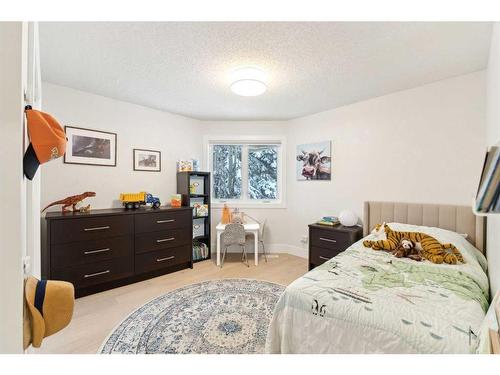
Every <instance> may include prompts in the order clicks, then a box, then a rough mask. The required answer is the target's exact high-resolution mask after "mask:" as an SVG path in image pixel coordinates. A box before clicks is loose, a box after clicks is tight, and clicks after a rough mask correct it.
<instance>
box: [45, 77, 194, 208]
mask: <svg viewBox="0 0 500 375" xmlns="http://www.w3.org/2000/svg"><path fill="white" fill-rule="evenodd" d="M42 89H43V110H44V111H47V112H49V113H51V114H52V115H53V116H54V117H55V118H57V119H58V120H59V121H60V122H61V124H62V125H71V126H76V127H82V128H90V129H96V130H104V131H109V132H114V133H117V144H118V151H117V166H116V167H102V166H87V165H76V164H64V163H63V160H62V158H60V159H57V160H54V161H51V162H49V163H47V164H44V165H43V166H42V169H43V173H42V207H45V206H46V205H47V204H49V203H51V202H52V201H56V200H58V199H62V198H65V197H66V196H69V195H74V194H79V193H82V192H84V191H95V192H96V193H97V195H96V197H95V198H90V199H88V200H87V201H88V202H87V203H90V204H91V205H92V207H93V208H109V207H119V206H120V203H119V201H118V197H119V194H120V193H121V192H136V191H147V192H150V193H152V194H153V195H155V196H158V197H159V198H160V200H161V201H162V204H165V203H167V202H168V201H170V195H171V194H174V193H176V161H177V160H178V159H183V158H184V159H185V158H192V157H196V158H198V159H199V158H200V157H201V154H202V137H201V136H200V134H198V122H197V121H195V120H193V119H189V118H186V117H182V116H177V115H173V114H170V113H166V112H161V111H157V110H153V109H150V108H146V107H142V106H138V105H134V104H130V103H125V102H121V101H118V100H113V99H110V98H106V97H103V96H98V95H93V94H89V93H86V92H82V91H78V90H73V89H70V88H66V87H62V86H57V85H53V84H49V83H44V84H43V87H42ZM134 148H143V149H150V150H159V151H161V159H162V160H161V167H162V168H161V169H162V170H161V172H143V171H134V170H133V165H132V164H133V162H132V161H133V153H132V149H134ZM60 209H61V207H60V206H56V207H53V208H52V210H60ZM49 210H50V209H49Z"/></svg>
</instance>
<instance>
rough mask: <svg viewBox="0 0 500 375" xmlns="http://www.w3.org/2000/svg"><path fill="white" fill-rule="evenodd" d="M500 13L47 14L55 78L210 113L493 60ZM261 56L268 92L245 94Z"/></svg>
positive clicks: (303, 111) (242, 112) (266, 106)
mask: <svg viewBox="0 0 500 375" xmlns="http://www.w3.org/2000/svg"><path fill="white" fill-rule="evenodd" d="M490 35H491V24H490V23H467V22H464V23H460V22H457V23H415V22H410V23H389V22H379V23H374V22H346V23H342V22H307V23H293V22H250V23H237V22H216V23H210V22H184V23H182V22H181V23H176V22H161V23H135V22H126V23H122V22H120V23H116V22H104V23H96V22H91V23H54V22H50V23H41V24H40V45H41V60H42V76H43V79H44V80H45V81H48V82H51V83H55V84H60V85H64V86H68V87H73V88H76V89H80V90H84V91H88V92H92V93H96V94H99V95H104V96H108V97H112V98H116V99H119V100H124V101H128V102H132V103H137V104H141V105H145V106H148V107H153V108H157V109H161V110H165V111H169V112H172V113H178V114H182V115H185V116H190V117H193V118H197V119H203V120H285V119H291V118H296V117H300V116H304V115H308V114H312V113H316V112H320V111H323V110H327V109H331V108H335V107H338V106H342V105H345V104H349V103H353V102H356V101H360V100H364V99H368V98H371V97H375V96H380V95H384V94H388V93H391V92H395V91H399V90H403V89H407V88H411V87H416V86H420V85H423V84H426V83H430V82H433V81H436V80H440V79H444V78H448V77H452V76H455V75H460V74H465V73H469V72H473V71H477V70H481V69H484V68H485V67H486V64H487V58H488V51H489V43H490ZM244 65H256V66H259V67H261V68H262V69H263V70H264V71H266V73H267V74H268V77H269V81H268V91H267V92H266V93H265V94H264V95H261V96H259V97H239V96H236V95H235V94H233V93H232V92H231V91H230V89H229V85H230V82H229V77H230V71H231V70H232V69H234V68H235V67H238V66H244Z"/></svg>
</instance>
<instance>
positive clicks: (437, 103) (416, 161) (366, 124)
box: [273, 72, 485, 246]
mask: <svg viewBox="0 0 500 375" xmlns="http://www.w3.org/2000/svg"><path fill="white" fill-rule="evenodd" d="M484 124H485V73H484V72H478V73H473V74H468V75H464V76H460V77H456V78H452V79H447V80H443V81H439V82H436V83H432V84H429V85H425V86H421V87H418V88H414V89H410V90H405V91H401V92H397V93H394V94H390V95H386V96H382V97H378V98H374V99H371V100H367V101H364V102H360V103H356V104H352V105H349V106H345V107H341V108H337V109H334V110H331V111H327V112H322V113H318V114H315V115H312V116H307V117H303V118H300V119H297V120H294V121H292V122H291V124H290V125H291V131H290V133H289V135H288V145H289V155H288V163H289V164H288V169H289V171H292V170H293V169H294V163H295V155H296V153H295V152H296V150H295V147H296V145H297V144H301V143H308V142H317V141H322V140H332V145H333V146H332V147H333V164H332V167H333V174H332V181H310V182H307V181H296V178H295V176H294V174H293V173H289V175H288V185H287V188H288V191H287V193H288V211H287V215H286V217H287V219H286V220H284V221H283V225H284V226H286V228H281V229H280V231H279V232H280V236H286V238H280V239H279V241H283V242H285V243H288V244H290V245H292V246H301V244H300V238H301V237H302V236H303V235H305V234H306V231H307V227H306V225H307V224H308V223H311V222H313V221H314V220H316V219H317V218H318V217H319V216H320V215H323V214H328V213H330V214H338V213H339V212H340V211H341V210H343V209H352V210H353V211H354V212H356V214H357V215H358V216H359V217H362V208H363V202H364V201H366V200H382V201H384V200H387V201H403V202H425V203H449V204H464V205H471V201H472V197H473V196H474V191H475V188H476V184H477V178H478V175H479V174H480V170H481V165H482V161H483V157H484V155H483V151H484V146H485V125H484ZM273 230H274V229H273Z"/></svg>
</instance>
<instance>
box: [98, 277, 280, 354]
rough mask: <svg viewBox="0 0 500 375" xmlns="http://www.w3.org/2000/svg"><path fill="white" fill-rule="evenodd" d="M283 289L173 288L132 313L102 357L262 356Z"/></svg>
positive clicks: (253, 284)
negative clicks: (259, 354)
mask: <svg viewBox="0 0 500 375" xmlns="http://www.w3.org/2000/svg"><path fill="white" fill-rule="evenodd" d="M284 289H285V287H284V286H281V285H278V284H273V283H270V282H266V281H259V280H246V279H226V280H214V281H206V282H203V283H199V284H193V285H188V286H186V287H183V288H180V289H176V290H174V291H172V292H170V293H167V294H165V295H163V296H161V297H158V298H156V299H154V300H153V301H151V302H149V303H147V304H145V305H144V306H142V307H140V308H139V309H137V310H136V311H134V312H133V313H132V314H130V315H129V316H128V317H127V318H126V319H125V320H124V321H123V322H122V323H121V324H120V325H119V326H118V327H117V328H115V330H114V331H113V332H112V333H111V335H110V336H109V337H108V338H107V339H106V341H105V342H104V344H103V345H102V347H101V349H100V352H101V353H102V354H113V353H119V354H155V353H200V354H201V353H210V354H212V353H213V354H218V353H227V354H232V353H234V354H249V353H263V352H264V345H265V341H266V334H267V328H268V326H269V322H270V320H271V317H272V314H273V310H274V306H275V304H276V303H277V302H278V298H279V297H280V295H281V294H282V293H283V291H284Z"/></svg>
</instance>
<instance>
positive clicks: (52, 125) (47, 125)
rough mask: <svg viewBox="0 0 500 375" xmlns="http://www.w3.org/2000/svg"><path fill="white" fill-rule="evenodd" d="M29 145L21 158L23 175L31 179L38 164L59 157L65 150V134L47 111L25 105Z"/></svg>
mask: <svg viewBox="0 0 500 375" xmlns="http://www.w3.org/2000/svg"><path fill="white" fill-rule="evenodd" d="M25 113H26V119H27V123H28V135H29V137H30V142H31V143H30V145H29V147H28V149H27V150H26V152H25V154H24V158H23V169H24V174H25V176H26V177H27V178H28V179H29V180H32V179H33V177H34V176H35V174H36V171H37V169H38V166H39V165H40V164H43V163H46V162H48V161H50V160H52V159H56V158H58V157H61V156H63V155H64V153H65V152H66V141H67V140H66V134H65V133H64V130H63V128H62V127H61V125H59V123H58V122H57V120H56V119H55V118H54V117H52V116H51V115H49V114H48V113H45V112H41V111H37V110H34V109H32V108H31V106H26V108H25Z"/></svg>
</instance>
